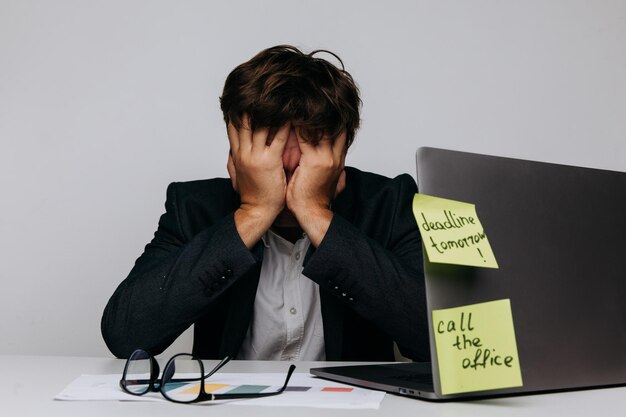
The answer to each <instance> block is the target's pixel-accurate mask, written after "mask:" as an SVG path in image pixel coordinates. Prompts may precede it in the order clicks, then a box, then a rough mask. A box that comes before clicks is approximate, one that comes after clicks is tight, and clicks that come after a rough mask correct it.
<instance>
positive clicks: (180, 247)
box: [102, 46, 429, 361]
mask: <svg viewBox="0 0 626 417" xmlns="http://www.w3.org/2000/svg"><path fill="white" fill-rule="evenodd" d="M319 52H327V51H316V52H313V53H311V54H308V55H307V54H304V53H302V52H301V51H299V50H298V49H296V48H294V47H291V46H277V47H273V48H269V49H267V50H264V51H262V52H260V53H259V54H257V55H256V56H255V57H253V58H252V59H251V60H250V61H248V62H245V63H243V64H241V65H240V66H238V67H237V68H235V69H234V70H233V72H231V74H230V75H229V76H228V78H227V80H226V83H225V86H224V91H223V95H222V97H221V99H220V100H221V108H222V111H223V113H224V120H225V121H226V126H227V134H228V139H229V141H230V154H229V156H228V164H227V167H228V173H229V175H230V179H212V180H204V181H193V182H186V183H173V184H171V185H170V186H169V188H168V191H167V200H166V203H165V206H166V212H165V214H163V215H162V216H161V219H160V221H159V227H158V230H157V231H156V233H155V236H154V239H153V240H152V241H151V242H150V243H149V244H148V245H147V246H146V248H145V251H144V253H143V254H142V255H141V257H140V258H139V259H138V260H137V262H136V263H135V266H134V268H133V269H132V271H131V272H130V274H129V276H128V277H127V278H126V279H125V280H124V281H123V282H122V283H121V284H120V286H119V287H118V288H117V290H116V291H115V293H114V294H113V296H112V297H111V299H110V301H109V303H108V305H107V306H106V309H105V311H104V314H103V317H102V334H103V336H104V340H105V342H106V343H107V346H108V347H109V349H110V350H111V352H113V353H114V354H115V355H116V356H118V357H127V356H128V355H130V353H132V351H133V350H134V349H136V348H143V349H147V350H150V351H151V352H152V353H153V354H157V353H160V352H161V351H163V350H164V349H165V348H167V346H169V345H170V344H171V343H172V342H173V341H174V340H175V339H176V338H177V337H178V336H179V335H180V334H181V333H182V332H183V331H184V330H185V329H187V328H188V327H189V326H190V325H192V324H193V325H194V345H193V352H194V354H196V355H198V356H200V357H202V358H221V357H224V356H226V355H230V356H233V357H236V358H238V359H267V360H355V361H356V360H362V361H368V360H380V361H383V360H393V358H394V353H393V341H395V342H397V344H398V346H399V347H400V349H401V351H402V352H403V354H404V355H405V356H408V357H411V358H413V359H416V360H429V353H428V332H427V321H426V306H425V296H424V279H423V271H422V253H421V241H420V236H419V232H418V229H417V226H416V223H415V221H414V219H413V217H412V213H411V201H412V198H413V195H414V193H415V192H416V191H417V188H416V186H415V182H414V181H413V179H412V178H411V177H410V176H408V175H401V176H399V177H397V178H395V179H389V178H385V177H382V176H379V175H375V174H370V173H365V172H361V171H359V170H357V169H354V168H349V167H344V161H345V157H346V152H347V149H348V147H349V146H350V144H351V143H352V141H353V139H354V134H355V131H356V129H357V128H358V125H359V107H360V98H359V91H358V89H357V87H356V85H355V84H354V81H353V80H352V77H351V76H350V74H348V73H347V72H346V71H345V70H343V68H342V69H339V68H337V67H335V66H334V65H332V64H331V63H329V62H328V61H326V60H324V59H321V58H319V57H317V56H315V55H316V54H318V53H319ZM332 55H334V54H332ZM335 57H336V56H335ZM336 58H337V59H339V58H338V57H336ZM339 62H341V61H340V60H339ZM342 67H343V63H342Z"/></svg>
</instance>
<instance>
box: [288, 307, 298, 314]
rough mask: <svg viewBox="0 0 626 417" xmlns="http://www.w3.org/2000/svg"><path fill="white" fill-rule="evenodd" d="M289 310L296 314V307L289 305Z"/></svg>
mask: <svg viewBox="0 0 626 417" xmlns="http://www.w3.org/2000/svg"><path fill="white" fill-rule="evenodd" d="M289 312H290V313H291V314H296V313H297V312H298V310H296V308H295V307H291V308H290V309H289Z"/></svg>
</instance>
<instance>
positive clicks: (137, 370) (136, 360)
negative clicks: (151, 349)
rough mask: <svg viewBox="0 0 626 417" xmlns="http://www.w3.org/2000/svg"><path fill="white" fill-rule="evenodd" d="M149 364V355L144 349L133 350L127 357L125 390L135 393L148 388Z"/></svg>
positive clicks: (142, 392)
mask: <svg viewBox="0 0 626 417" xmlns="http://www.w3.org/2000/svg"><path fill="white" fill-rule="evenodd" d="M150 366H151V360H150V355H149V354H148V353H147V352H144V351H135V352H134V353H133V355H132V356H131V357H130V358H129V359H128V367H127V368H126V374H125V376H124V379H125V386H126V390H128V391H129V392H130V393H132V394H136V395H141V394H145V393H146V392H148V390H149V388H150V373H151V369H150Z"/></svg>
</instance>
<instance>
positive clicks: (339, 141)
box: [333, 130, 347, 166]
mask: <svg viewBox="0 0 626 417" xmlns="http://www.w3.org/2000/svg"><path fill="white" fill-rule="evenodd" d="M346 138H347V134H346V131H345V130H343V131H342V132H341V133H340V134H339V136H337V138H336V139H335V143H333V156H334V157H335V160H337V161H342V166H343V160H344V159H345V157H346Z"/></svg>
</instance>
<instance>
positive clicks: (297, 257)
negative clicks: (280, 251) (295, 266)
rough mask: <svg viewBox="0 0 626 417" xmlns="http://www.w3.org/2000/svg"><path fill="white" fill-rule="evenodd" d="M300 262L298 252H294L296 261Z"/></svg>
mask: <svg viewBox="0 0 626 417" xmlns="http://www.w3.org/2000/svg"><path fill="white" fill-rule="evenodd" d="M299 260H300V252H296V261H299Z"/></svg>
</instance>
